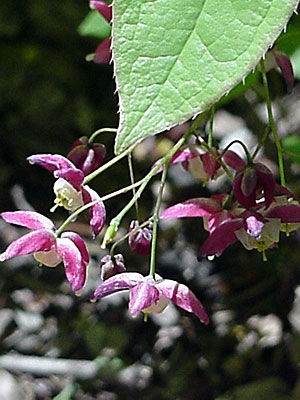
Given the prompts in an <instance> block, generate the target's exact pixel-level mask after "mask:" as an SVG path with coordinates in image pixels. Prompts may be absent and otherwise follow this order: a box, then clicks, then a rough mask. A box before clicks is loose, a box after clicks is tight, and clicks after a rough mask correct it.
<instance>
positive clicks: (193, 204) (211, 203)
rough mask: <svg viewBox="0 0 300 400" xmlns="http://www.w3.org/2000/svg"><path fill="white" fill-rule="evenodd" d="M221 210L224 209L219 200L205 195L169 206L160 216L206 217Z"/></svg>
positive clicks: (163, 217) (165, 217)
mask: <svg viewBox="0 0 300 400" xmlns="http://www.w3.org/2000/svg"><path fill="white" fill-rule="evenodd" d="M220 211H222V208H221V206H220V204H219V202H218V201H216V200H213V199H207V198H205V197H203V198H202V197H198V198H195V199H190V200H187V201H184V202H182V203H178V204H175V205H174V206H172V207H169V208H167V209H166V210H165V211H164V212H163V213H162V215H161V216H160V218H161V219H167V218H185V217H204V216H210V215H212V214H215V213H217V212H220Z"/></svg>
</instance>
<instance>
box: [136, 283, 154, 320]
mask: <svg viewBox="0 0 300 400" xmlns="http://www.w3.org/2000/svg"><path fill="white" fill-rule="evenodd" d="M159 297H160V292H159V290H158V289H157V288H156V287H155V286H154V285H151V284H150V283H148V282H147V281H144V282H140V283H138V284H137V285H136V286H134V287H133V288H132V289H131V290H130V301H129V312H130V314H131V315H132V316H133V317H135V316H136V315H137V313H138V312H139V311H142V310H144V309H145V308H148V307H150V306H152V305H153V304H155V303H156V302H157V301H158V300H159Z"/></svg>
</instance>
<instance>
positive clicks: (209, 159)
mask: <svg viewBox="0 0 300 400" xmlns="http://www.w3.org/2000/svg"><path fill="white" fill-rule="evenodd" d="M201 159H202V162H203V167H204V171H205V172H206V173H207V175H208V176H209V177H210V178H213V177H214V176H215V174H216V172H217V170H218V169H219V168H220V164H219V163H218V162H217V161H216V159H215V158H214V157H213V156H212V155H211V154H210V153H208V152H207V153H204V154H202V155H201Z"/></svg>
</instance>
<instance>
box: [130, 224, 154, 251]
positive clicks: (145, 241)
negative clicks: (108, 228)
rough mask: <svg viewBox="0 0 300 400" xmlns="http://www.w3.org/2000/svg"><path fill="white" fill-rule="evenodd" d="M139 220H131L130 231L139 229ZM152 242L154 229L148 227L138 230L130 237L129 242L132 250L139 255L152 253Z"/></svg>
mask: <svg viewBox="0 0 300 400" xmlns="http://www.w3.org/2000/svg"><path fill="white" fill-rule="evenodd" d="M138 226H139V222H138V221H136V220H134V221H131V223H130V227H129V232H131V231H133V230H134V229H137V228H138ZM151 242H152V229H150V228H148V227H146V226H145V227H144V228H140V229H139V230H138V231H137V232H135V233H133V234H132V235H130V236H129V238H128V243H129V246H130V248H131V250H132V251H133V252H134V253H135V254H138V255H142V256H147V255H148V254H150V250H151Z"/></svg>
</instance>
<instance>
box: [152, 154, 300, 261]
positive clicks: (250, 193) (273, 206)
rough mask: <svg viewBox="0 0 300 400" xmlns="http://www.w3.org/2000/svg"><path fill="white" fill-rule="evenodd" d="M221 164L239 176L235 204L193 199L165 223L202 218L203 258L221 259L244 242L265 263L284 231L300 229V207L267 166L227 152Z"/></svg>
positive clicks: (169, 213)
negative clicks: (244, 159) (217, 257)
mask: <svg viewBox="0 0 300 400" xmlns="http://www.w3.org/2000/svg"><path fill="white" fill-rule="evenodd" d="M222 160H223V162H224V163H226V165H227V166H229V167H231V168H233V169H235V170H236V173H235V176H234V180H233V190H232V195H233V196H234V198H235V200H234V199H233V196H232V195H231V196H229V195H226V194H220V195H215V196H212V197H211V198H201V197H200V198H194V199H190V200H187V201H184V202H182V203H178V204H175V205H173V206H171V207H169V208H167V209H166V210H165V211H164V212H163V213H162V215H161V217H160V218H161V219H168V218H195V217H201V218H203V222H204V228H205V229H206V230H207V231H208V232H209V237H208V238H207V239H206V240H205V242H204V243H203V244H202V246H201V247H200V252H199V253H200V256H201V257H207V256H208V257H210V256H220V255H221V254H222V253H223V251H224V250H225V249H226V248H227V247H228V246H229V245H230V244H232V243H234V242H236V241H238V240H239V241H240V242H241V243H242V244H243V246H244V247H245V248H246V249H247V250H252V249H257V250H258V251H259V252H262V253H263V257H264V260H265V259H266V256H265V251H266V250H267V249H270V248H272V247H274V246H276V245H277V243H278V242H279V234H280V231H283V232H286V233H287V234H288V233H289V232H291V231H293V230H295V229H297V228H298V227H299V226H300V204H299V202H298V201H297V200H295V198H294V196H293V194H292V193H291V192H290V191H288V190H287V189H286V188H284V187H281V186H279V185H276V183H275V179H274V177H273V174H272V172H271V171H270V170H269V168H268V167H267V166H265V165H264V164H262V163H253V162H252V163H248V164H247V163H246V162H245V161H243V160H242V159H241V158H240V157H239V156H238V155H237V154H235V153H234V152H232V151H226V152H224V154H223V155H222ZM171 161H172V160H171ZM180 161H182V160H180Z"/></svg>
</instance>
